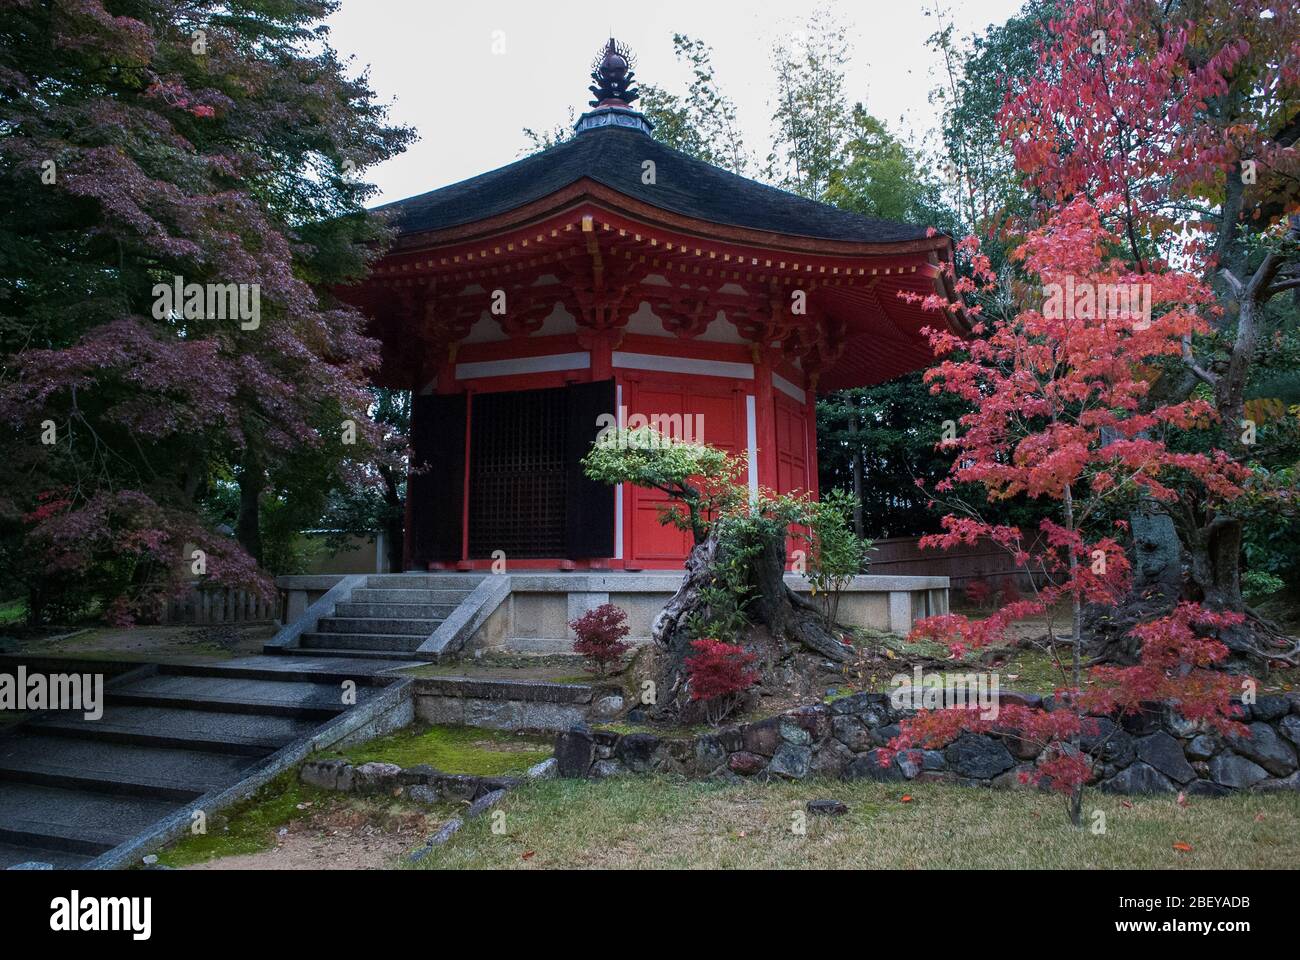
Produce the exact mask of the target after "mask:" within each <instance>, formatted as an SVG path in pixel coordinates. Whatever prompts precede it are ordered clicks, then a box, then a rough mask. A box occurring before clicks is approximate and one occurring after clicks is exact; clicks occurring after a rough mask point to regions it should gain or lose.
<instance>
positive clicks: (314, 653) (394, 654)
mask: <svg viewBox="0 0 1300 960" xmlns="http://www.w3.org/2000/svg"><path fill="white" fill-rule="evenodd" d="M277 652H278V653H281V654H285V655H287V656H290V657H336V658H339V659H343V658H347V659H352V658H354V657H356V656H357V654H358V653H364V654H365V655H366V656H367V657H369V658H371V659H374V660H387V661H390V663H389V668H390V669H393V670H396V669H397V667H398V666H399V665H401V664H403V663H405V664H406V665H407V666H411V667H418V666H420V665H421V664H423V663H430V662H432V661H433V659H434V658H433V657H424V656H423V655H422V654H418V653H416V652H415V651H414V650H346V649H341V648H330V647H285V648H282V649H280V650H278V651H277Z"/></svg>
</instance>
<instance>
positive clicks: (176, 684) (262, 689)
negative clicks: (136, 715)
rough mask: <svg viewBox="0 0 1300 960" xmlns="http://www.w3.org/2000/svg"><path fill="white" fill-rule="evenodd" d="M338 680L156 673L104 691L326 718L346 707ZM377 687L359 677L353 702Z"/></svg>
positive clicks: (211, 707) (165, 702)
mask: <svg viewBox="0 0 1300 960" xmlns="http://www.w3.org/2000/svg"><path fill="white" fill-rule="evenodd" d="M342 682H343V681H340V682H339V683H337V684H336V683H308V682H304V681H294V680H284V681H279V680H253V679H245V678H242V677H192V676H169V675H167V674H160V675H158V676H153V677H144V678H141V679H139V680H134V681H132V682H131V683H129V684H126V685H124V686H122V687H118V688H116V689H114V690H112V691H108V692H106V694H105V699H106V700H107V701H108V702H109V703H110V704H117V703H122V704H130V705H132V706H143V707H164V706H169V707H181V708H183V709H189V710H205V711H218V712H221V713H242V714H269V715H271V716H277V717H298V718H301V719H305V720H328V719H330V718H331V717H334V716H337V715H338V714H340V713H342V712H343V711H345V710H348V709H350V708H351V704H345V703H344V702H343V688H342V686H341V684H342ZM375 693H376V688H375V687H371V686H366V685H365V684H364V683H362V682H360V681H358V682H357V686H356V698H357V703H364V702H365V701H366V700H367V699H369V698H370V697H372V696H374V695H375Z"/></svg>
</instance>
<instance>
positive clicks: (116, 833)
mask: <svg viewBox="0 0 1300 960" xmlns="http://www.w3.org/2000/svg"><path fill="white" fill-rule="evenodd" d="M411 665H414V663H413V662H412V664H411ZM394 666H397V665H396V664H394V663H392V661H391V660H384V661H383V662H382V663H378V662H375V661H373V660H353V661H344V660H328V661H326V660H319V661H308V660H288V659H286V658H283V657H248V658H240V659H236V660H231V661H223V662H217V663H207V664H162V665H157V666H145V667H141V668H139V669H136V670H133V671H132V672H131V673H129V674H127V675H125V676H122V677H120V678H118V679H116V680H113V681H111V682H110V683H109V684H108V685H107V686H106V687H105V691H104V701H105V705H104V714H103V716H102V717H100V718H99V719H98V720H86V719H85V718H84V716H83V715H82V714H81V713H53V712H52V713H46V714H42V715H40V716H38V717H35V718H32V719H30V720H28V721H26V722H24V723H20V724H16V725H14V726H12V727H9V728H7V729H5V730H4V732H3V733H0V869H4V868H6V867H9V866H13V865H15V864H19V863H25V862H29V861H35V862H41V863H49V864H52V865H53V866H54V867H56V868H65V867H82V866H88V865H90V866H94V865H96V864H95V863H94V861H95V860H96V859H97V858H99V857H100V856H101V855H104V854H107V853H108V852H109V851H112V850H113V849H114V848H115V847H118V846H119V845H121V844H124V843H126V842H127V841H130V840H131V839H132V838H134V837H136V836H137V835H138V834H141V833H142V832H144V831H147V830H149V829H150V828H151V827H154V826H155V825H156V824H158V823H159V822H160V821H164V820H166V819H167V818H169V817H172V816H174V815H176V814H177V813H178V812H181V813H182V815H183V816H185V817H188V816H189V814H190V810H191V808H192V807H193V806H195V802H196V801H197V800H198V799H199V798H200V797H204V796H207V795H212V794H214V793H219V792H220V791H222V790H224V789H227V788H230V787H232V786H234V785H236V784H238V783H239V782H240V781H242V780H244V779H245V778H246V777H248V776H250V775H252V774H253V773H255V772H257V771H259V770H262V769H263V768H265V767H267V766H268V765H270V764H272V762H273V759H272V758H274V757H275V755H276V754H278V753H279V752H280V751H282V750H283V749H284V748H285V747H288V746H289V745H291V744H297V743H300V742H305V741H306V739H307V738H309V737H311V736H312V735H313V734H314V733H315V732H316V731H318V730H319V729H320V728H321V727H322V726H323V725H324V724H327V723H329V722H330V721H332V720H333V719H334V718H336V717H339V716H341V715H342V714H344V713H346V712H348V711H350V710H352V709H354V707H360V706H361V705H363V704H365V703H367V702H368V701H369V700H371V699H372V698H373V697H376V696H378V695H379V694H380V693H381V692H382V691H383V689H384V688H385V687H386V686H387V685H388V684H390V683H392V682H393V680H392V678H389V677H385V676H382V675H381V674H380V673H379V671H381V670H387V669H390V668H392V667H394ZM78 669H84V665H83V667H80V668H78ZM346 680H351V681H353V682H354V683H355V685H356V686H355V692H356V698H355V699H356V703H355V705H354V704H351V703H348V702H345V698H344V697H343V696H342V693H341V691H342V689H343V682H344V681H346ZM136 862H138V861H136Z"/></svg>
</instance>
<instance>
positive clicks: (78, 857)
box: [0, 843, 94, 870]
mask: <svg viewBox="0 0 1300 960" xmlns="http://www.w3.org/2000/svg"><path fill="white" fill-rule="evenodd" d="M92 859H94V858H93V857H91V855H90V854H88V853H68V852H67V851H66V850H51V849H49V848H48V847H36V846H29V847H25V846H18V845H17V844H13V843H0V870H8V869H9V868H10V867H15V866H17V865H18V864H20V863H33V862H34V863H48V864H49V865H50V866H52V867H53V868H54V869H55V870H75V869H76V868H77V867H80V866H82V865H83V864H86V863H89V862H90V861H91V860H92Z"/></svg>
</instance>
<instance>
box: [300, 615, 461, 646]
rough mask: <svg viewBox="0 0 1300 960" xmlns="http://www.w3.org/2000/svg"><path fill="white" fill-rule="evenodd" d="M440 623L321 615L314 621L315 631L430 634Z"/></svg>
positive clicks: (416, 635) (437, 621) (438, 621)
mask: <svg viewBox="0 0 1300 960" xmlns="http://www.w3.org/2000/svg"><path fill="white" fill-rule="evenodd" d="M440 623H442V620H440V619H434V620H402V619H397V618H393V617H321V618H320V620H319V621H317V623H316V632H317V633H382V634H405V635H407V636H412V637H420V638H421V639H422V640H423V639H425V638H427V637H428V636H430V635H431V634H432V633H433V631H435V630H437V629H438V625H439V624H440Z"/></svg>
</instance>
